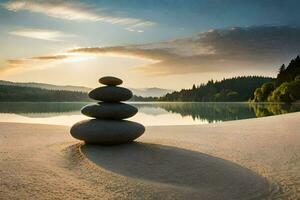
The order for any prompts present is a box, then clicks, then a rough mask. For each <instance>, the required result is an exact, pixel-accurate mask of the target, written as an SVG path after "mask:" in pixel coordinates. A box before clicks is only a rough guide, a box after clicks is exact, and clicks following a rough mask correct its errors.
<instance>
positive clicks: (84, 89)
mask: <svg viewBox="0 0 300 200" xmlns="http://www.w3.org/2000/svg"><path fill="white" fill-rule="evenodd" d="M0 85H10V86H20V87H33V88H42V89H47V90H65V91H79V92H88V91H90V90H91V88H88V87H83V86H72V85H53V84H47V83H34V82H28V83H22V82H11V81H4V80H0Z"/></svg>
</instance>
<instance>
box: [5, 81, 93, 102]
mask: <svg viewBox="0 0 300 200" xmlns="http://www.w3.org/2000/svg"><path fill="white" fill-rule="evenodd" d="M0 101H1V102H13V101H28V102H29V101H30V102H41V101H46V102H66V101H91V100H90V99H89V98H88V96H87V93H86V92H78V91H66V90H47V89H42V88H36V87H24V86H15V85H1V86H0Z"/></svg>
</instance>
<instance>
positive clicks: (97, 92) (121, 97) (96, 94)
mask: <svg viewBox="0 0 300 200" xmlns="http://www.w3.org/2000/svg"><path fill="white" fill-rule="evenodd" d="M89 97H90V98H91V99H95V100H98V101H105V102H119V101H127V100H129V99H130V98H131V97H132V92H131V91H130V90H128V89H127V88H123V87H115V86H104V87H98V88H95V89H93V90H92V91H90V92H89Z"/></svg>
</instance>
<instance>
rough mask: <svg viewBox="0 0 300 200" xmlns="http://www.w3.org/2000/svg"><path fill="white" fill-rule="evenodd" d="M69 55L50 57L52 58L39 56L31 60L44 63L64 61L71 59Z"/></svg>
mask: <svg viewBox="0 0 300 200" xmlns="http://www.w3.org/2000/svg"><path fill="white" fill-rule="evenodd" d="M69 57H70V56H68V55H50V56H37V57H32V58H30V59H31V60H43V61H51V60H64V59H67V58H69Z"/></svg>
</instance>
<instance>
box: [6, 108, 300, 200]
mask: <svg viewBox="0 0 300 200" xmlns="http://www.w3.org/2000/svg"><path fill="white" fill-rule="evenodd" d="M299 122H300V113H291V114H285V115H279V116H272V117H265V118H257V119H247V120H239V121H231V122H223V123H216V124H207V125H190V126H153V127H147V128H146V133H145V134H144V135H143V136H142V137H141V138H139V139H138V141H137V142H135V143H131V144H126V145H120V146H110V147H107V146H106V147H105V146H104V147H103V146H102V147H101V146H93V145H86V144H83V143H81V142H79V141H76V140H75V139H73V138H72V137H71V136H70V135H69V127H66V126H55V125H37V124H36V125H33V124H18V123H0V177H1V179H0V199H205V200H209V199H298V198H300V123H299Z"/></svg>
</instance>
